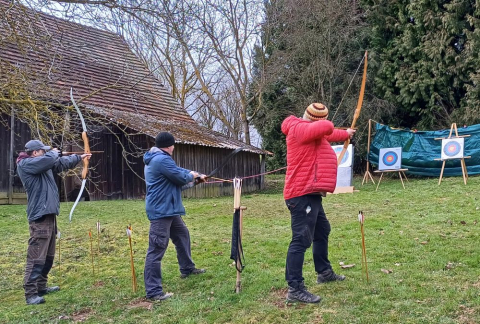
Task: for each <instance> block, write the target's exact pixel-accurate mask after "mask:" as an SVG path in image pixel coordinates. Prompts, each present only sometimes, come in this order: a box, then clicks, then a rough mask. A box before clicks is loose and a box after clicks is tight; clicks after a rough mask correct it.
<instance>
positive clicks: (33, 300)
mask: <svg viewBox="0 0 480 324" xmlns="http://www.w3.org/2000/svg"><path fill="white" fill-rule="evenodd" d="M26 302H27V305H38V304H43V303H44V302H45V298H43V297H39V296H38V295H33V296H31V297H28V298H27V300H26Z"/></svg>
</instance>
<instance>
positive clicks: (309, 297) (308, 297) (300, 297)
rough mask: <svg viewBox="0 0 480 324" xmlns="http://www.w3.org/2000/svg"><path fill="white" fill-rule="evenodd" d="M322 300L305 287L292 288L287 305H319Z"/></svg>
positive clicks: (290, 288)
mask: <svg viewBox="0 0 480 324" xmlns="http://www.w3.org/2000/svg"><path fill="white" fill-rule="evenodd" d="M320 300H321V298H320V296H317V295H314V294H312V293H311V292H309V291H308V290H307V289H306V288H305V287H300V288H292V287H288V293H287V303H296V302H301V303H307V304H315V303H319V302H320Z"/></svg>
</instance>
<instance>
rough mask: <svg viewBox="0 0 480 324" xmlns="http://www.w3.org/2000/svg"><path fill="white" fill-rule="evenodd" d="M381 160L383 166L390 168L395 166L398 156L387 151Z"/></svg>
mask: <svg viewBox="0 0 480 324" xmlns="http://www.w3.org/2000/svg"><path fill="white" fill-rule="evenodd" d="M382 160H383V164H385V165H386V166H392V165H395V163H397V161H398V155H397V153H396V152H392V151H389V152H386V153H385V154H384V155H383V159H382Z"/></svg>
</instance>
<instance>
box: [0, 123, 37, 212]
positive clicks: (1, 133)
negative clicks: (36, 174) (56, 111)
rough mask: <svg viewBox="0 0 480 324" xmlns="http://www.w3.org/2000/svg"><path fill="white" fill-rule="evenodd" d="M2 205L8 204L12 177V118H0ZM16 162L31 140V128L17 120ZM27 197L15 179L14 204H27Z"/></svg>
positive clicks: (0, 188)
mask: <svg viewBox="0 0 480 324" xmlns="http://www.w3.org/2000/svg"><path fill="white" fill-rule="evenodd" d="M0 118H1V119H0V205H2V204H8V203H9V199H8V191H9V175H10V162H9V159H10V156H11V152H12V150H11V148H10V133H11V132H10V127H9V125H10V116H7V115H1V116H0ZM14 134H15V135H14V147H13V152H14V156H13V158H14V162H15V160H16V159H17V157H18V152H21V151H23V150H24V148H25V143H26V142H28V141H29V140H31V139H32V138H31V133H30V128H29V127H28V126H27V125H26V124H24V123H22V122H20V121H19V120H15V124H14ZM26 198H27V195H26V193H25V190H24V189H23V185H22V182H21V181H20V178H19V177H18V176H15V177H14V178H13V204H25V203H26Z"/></svg>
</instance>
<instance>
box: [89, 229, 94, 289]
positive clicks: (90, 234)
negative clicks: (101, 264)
mask: <svg viewBox="0 0 480 324" xmlns="http://www.w3.org/2000/svg"><path fill="white" fill-rule="evenodd" d="M88 236H89V237H90V255H91V256H92V273H93V282H95V263H94V262H93V237H92V230H91V229H90V231H88Z"/></svg>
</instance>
